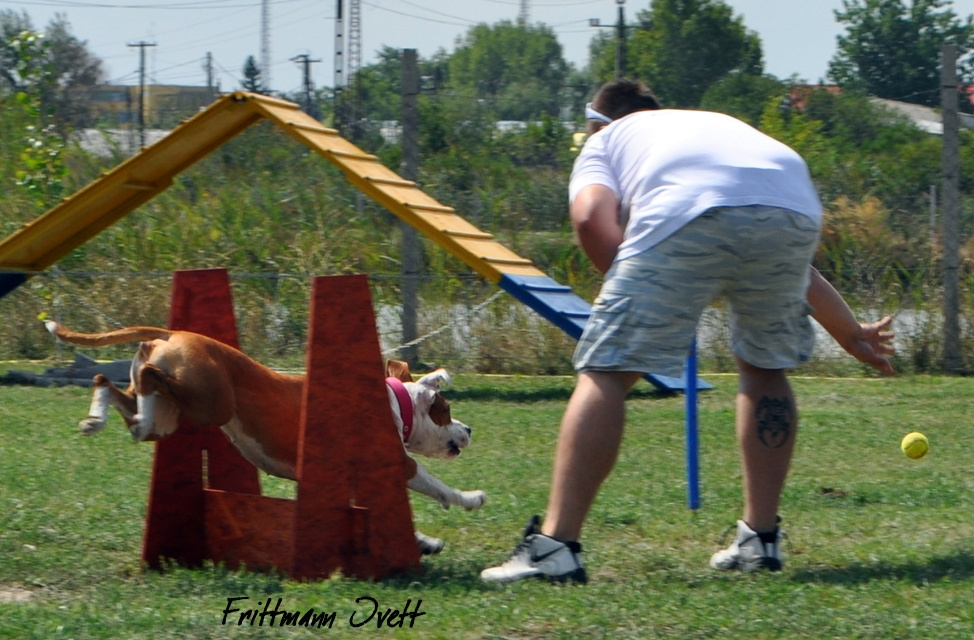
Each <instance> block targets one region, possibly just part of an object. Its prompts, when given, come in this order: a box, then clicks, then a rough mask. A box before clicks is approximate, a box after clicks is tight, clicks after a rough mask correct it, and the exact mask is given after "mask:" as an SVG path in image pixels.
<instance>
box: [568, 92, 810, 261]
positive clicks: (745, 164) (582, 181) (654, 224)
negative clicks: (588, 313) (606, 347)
mask: <svg viewBox="0 0 974 640" xmlns="http://www.w3.org/2000/svg"><path fill="white" fill-rule="evenodd" d="M593 184H598V185H603V186H606V187H608V188H609V189H611V190H612V191H613V192H614V193H615V194H616V197H618V198H619V202H620V203H621V207H622V210H621V212H620V215H621V216H622V220H623V223H624V224H625V238H624V240H623V243H622V245H621V246H620V247H619V253H618V254H617V255H616V259H617V260H619V259H622V258H626V257H629V256H632V255H634V254H636V253H639V252H641V251H645V250H646V249H649V248H650V247H652V246H653V245H655V244H657V243H659V242H660V241H662V240H663V239H665V238H666V237H667V236H669V235H670V234H672V233H673V232H675V231H676V230H677V229H679V228H681V227H682V226H684V225H685V224H687V223H688V222H690V221H691V220H693V219H694V218H695V217H697V216H698V215H700V214H702V213H704V212H705V211H707V210H708V209H712V208H714V207H741V206H748V205H766V206H772V207H781V208H784V209H791V210H793V211H797V212H798V213H801V214H804V215H807V216H809V217H810V218H812V219H814V220H816V221H821V217H822V204H821V202H820V201H819V198H818V194H817V193H816V191H815V186H814V185H813V184H812V180H811V177H810V175H809V172H808V166H807V165H806V164H805V161H804V160H803V159H802V158H801V156H799V155H798V154H797V153H796V152H795V151H793V150H792V149H791V148H789V147H788V146H787V145H785V144H783V143H781V142H778V141H777V140H775V139H774V138H771V137H770V136H767V135H765V134H763V133H761V132H760V131H758V130H757V129H755V128H753V127H751V126H750V125H748V124H745V123H744V122H742V121H740V120H738V119H736V118H733V117H731V116H728V115H724V114H720V113H712V112H708V111H689V110H680V109H661V110H657V111H638V112H636V113H633V114H630V115H628V116H625V117H624V118H620V119H619V120H616V121H615V122H613V123H612V124H610V125H608V126H606V127H605V128H603V129H602V130H601V131H599V132H597V133H595V134H594V135H592V136H591V137H589V139H588V140H587V141H586V142H585V146H584V147H583V148H582V151H581V153H580V154H579V156H578V158H577V159H576V160H575V166H574V168H573V169H572V176H571V182H570V184H569V201H570V202H572V201H574V200H575V196H577V195H578V193H579V191H581V190H582V188H584V187H586V186H589V185H593ZM626 220H628V222H626Z"/></svg>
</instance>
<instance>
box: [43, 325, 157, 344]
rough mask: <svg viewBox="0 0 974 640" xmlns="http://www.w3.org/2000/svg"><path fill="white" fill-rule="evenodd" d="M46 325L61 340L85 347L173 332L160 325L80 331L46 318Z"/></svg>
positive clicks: (153, 338) (147, 338)
mask: <svg viewBox="0 0 974 640" xmlns="http://www.w3.org/2000/svg"><path fill="white" fill-rule="evenodd" d="M44 326H45V327H47V330H48V331H50V332H51V333H52V334H54V335H55V336H57V337H58V338H60V339H61V340H64V341H65V342H70V343H72V344H80V345H82V346H84V347H103V346H105V345H108V344H118V343H120V342H136V341H140V340H168V339H169V337H170V336H172V334H173V332H172V331H170V330H169V329H160V328H159V327H125V328H124V329H116V330H115V331H106V332H105V333H79V332H77V331H71V330H70V329H67V328H65V327H62V326H61V325H59V324H58V323H56V322H54V321H53V320H45V321H44Z"/></svg>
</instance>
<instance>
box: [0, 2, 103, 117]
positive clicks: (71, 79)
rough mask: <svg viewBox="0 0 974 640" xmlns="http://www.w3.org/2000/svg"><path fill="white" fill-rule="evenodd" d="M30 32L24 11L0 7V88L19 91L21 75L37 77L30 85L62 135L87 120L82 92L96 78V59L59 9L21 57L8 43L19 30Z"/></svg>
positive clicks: (99, 73) (98, 76)
mask: <svg viewBox="0 0 974 640" xmlns="http://www.w3.org/2000/svg"><path fill="white" fill-rule="evenodd" d="M33 32H34V29H33V27H32V26H31V21H30V18H29V17H28V16H27V14H26V13H20V14H18V13H16V12H13V11H3V12H0V90H3V89H6V90H8V91H19V90H20V89H22V86H23V84H24V82H25V77H26V76H27V75H31V76H33V77H34V78H35V82H40V83H41V84H39V85H37V84H35V86H34V90H35V91H36V93H37V95H38V98H39V100H40V108H41V109H42V110H43V111H44V112H45V113H49V114H50V115H52V116H53V118H54V123H55V124H56V126H57V129H58V131H59V132H60V133H61V135H62V136H64V135H66V134H67V131H68V130H69V129H78V128H82V127H85V126H90V125H91V110H90V107H89V105H88V100H87V98H88V93H89V91H90V90H91V89H93V88H94V87H95V86H97V85H98V84H99V83H100V82H101V81H102V75H103V73H102V67H101V60H99V59H98V58H96V57H94V56H93V55H92V54H91V53H90V52H89V51H88V49H87V45H86V43H85V42H82V41H80V40H78V39H77V38H76V37H75V36H73V35H72V34H71V25H70V23H69V22H68V20H67V18H66V17H65V16H64V15H62V14H57V15H55V17H54V18H53V19H52V20H51V22H50V23H49V24H48V26H47V29H46V31H45V33H44V34H42V37H43V40H44V42H45V46H44V47H43V50H42V51H40V52H39V54H38V55H33V56H31V57H30V58H29V59H24V57H23V52H22V51H21V50H19V49H18V48H17V47H15V46H13V44H12V43H13V42H15V41H18V38H20V34H23V33H33ZM24 65H26V66H24ZM18 67H20V71H18Z"/></svg>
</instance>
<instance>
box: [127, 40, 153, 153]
mask: <svg viewBox="0 0 974 640" xmlns="http://www.w3.org/2000/svg"><path fill="white" fill-rule="evenodd" d="M129 46H130V47H138V48H139V148H142V147H144V146H145V50H146V48H147V47H154V46H156V43H155V42H144V41H140V42H136V43H135V44H129Z"/></svg>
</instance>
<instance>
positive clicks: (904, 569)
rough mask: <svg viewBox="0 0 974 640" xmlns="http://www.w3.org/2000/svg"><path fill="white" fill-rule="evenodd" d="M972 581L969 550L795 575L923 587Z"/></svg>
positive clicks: (819, 579) (797, 577)
mask: <svg viewBox="0 0 974 640" xmlns="http://www.w3.org/2000/svg"><path fill="white" fill-rule="evenodd" d="M971 578H974V553H971V552H969V551H957V552H954V553H951V554H949V555H945V556H939V557H935V558H932V559H930V560H926V561H921V560H917V561H908V562H901V563H896V562H889V561H881V562H876V563H870V564H853V565H849V566H845V567H823V568H815V569H800V570H797V571H795V572H794V573H793V575H792V580H794V581H795V582H808V583H824V584H848V585H854V584H863V583H867V582H873V581H875V580H893V581H906V582H910V583H912V584H916V585H923V584H929V583H932V582H940V581H943V580H950V581H952V582H962V581H965V580H970V579H971Z"/></svg>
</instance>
